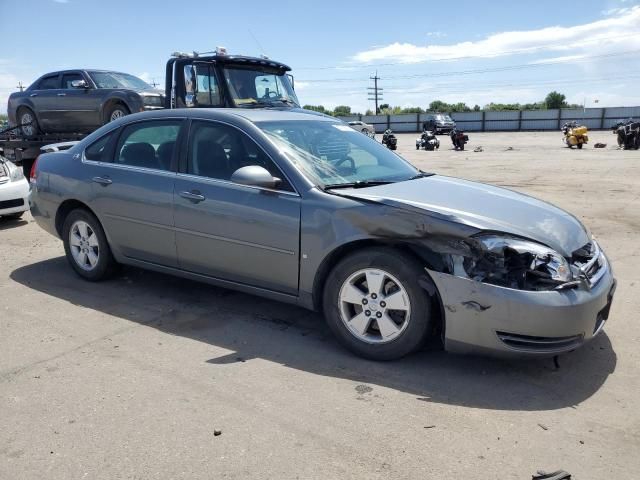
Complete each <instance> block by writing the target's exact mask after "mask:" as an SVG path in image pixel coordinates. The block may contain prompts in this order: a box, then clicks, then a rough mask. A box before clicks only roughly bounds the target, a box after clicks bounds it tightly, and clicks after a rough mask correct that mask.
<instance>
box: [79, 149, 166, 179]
mask: <svg viewBox="0 0 640 480" xmlns="http://www.w3.org/2000/svg"><path fill="white" fill-rule="evenodd" d="M82 163H85V164H87V165H96V166H100V167H110V168H114V169H116V170H129V171H132V172H139V173H152V174H156V175H162V176H163V177H176V175H177V173H176V172H174V171H173V170H160V169H157V168H146V167H135V166H133V165H123V164H121V163H113V162H99V161H96V160H87V159H86V158H85V156H84V152H82Z"/></svg>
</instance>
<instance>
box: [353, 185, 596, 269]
mask: <svg viewBox="0 0 640 480" xmlns="http://www.w3.org/2000/svg"><path fill="white" fill-rule="evenodd" d="M341 192H342V193H344V194H347V195H348V196H350V197H355V198H362V199H366V200H370V201H376V202H380V203H383V204H386V205H390V206H395V207H399V208H402V207H403V205H404V206H406V207H407V208H411V209H412V210H414V209H416V208H418V209H420V210H424V212H425V214H429V213H432V214H437V215H438V216H444V217H446V219H447V220H450V221H452V222H457V223H463V224H465V225H469V226H472V227H475V228H478V229H481V230H491V231H497V232H504V233H509V234H512V235H517V236H520V237H525V238H529V239H531V240H535V241H537V242H539V243H542V244H545V245H547V246H548V247H551V248H553V249H554V250H556V251H557V252H558V253H560V254H561V255H563V256H565V257H570V256H571V254H572V252H574V251H575V250H577V249H579V248H580V247H582V246H584V245H585V244H587V243H588V242H590V241H591V235H590V234H589V232H588V231H587V230H586V229H585V227H584V226H583V225H582V224H581V223H580V221H579V220H578V219H577V218H575V217H574V216H573V215H571V214H569V213H567V212H565V211H564V210H561V209H560V208H558V207H555V206H553V205H551V204H549V203H546V202H543V201H541V200H537V199H535V198H533V197H530V196H528V195H523V194H521V193H516V192H514V191H511V190H507V189H505V188H500V187H494V186H491V185H486V184H483V183H477V182H469V181H466V180H461V179H458V178H453V177H445V176H440V175H433V176H431V177H426V178H421V179H417V180H409V181H406V182H397V183H390V184H388V185H380V186H376V187H369V188H359V189H348V190H341Z"/></svg>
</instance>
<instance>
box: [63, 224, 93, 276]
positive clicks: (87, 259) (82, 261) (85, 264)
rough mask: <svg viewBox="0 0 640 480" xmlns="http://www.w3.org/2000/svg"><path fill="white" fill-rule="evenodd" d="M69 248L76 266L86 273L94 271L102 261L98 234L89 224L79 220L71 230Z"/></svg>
mask: <svg viewBox="0 0 640 480" xmlns="http://www.w3.org/2000/svg"><path fill="white" fill-rule="evenodd" d="M69 247H70V249H71V255H72V256H73V259H74V261H75V262H76V264H77V265H78V266H79V267H80V268H82V269H83V270H86V271H91V270H93V269H94V268H95V267H96V265H97V264H98V260H99V259H100V244H99V242H98V236H97V235H96V232H95V231H94V230H93V229H92V228H91V225H89V224H88V223H87V222H84V221H82V220H78V221H77V222H74V224H73V225H71V229H70V230H69Z"/></svg>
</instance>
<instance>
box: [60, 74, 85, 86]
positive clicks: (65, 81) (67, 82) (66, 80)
mask: <svg viewBox="0 0 640 480" xmlns="http://www.w3.org/2000/svg"><path fill="white" fill-rule="evenodd" d="M74 80H84V78H83V77H82V75H80V74H79V73H65V74H64V75H62V88H64V89H72V88H73V87H72V86H71V82H73V81H74Z"/></svg>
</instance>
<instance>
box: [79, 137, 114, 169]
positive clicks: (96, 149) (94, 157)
mask: <svg viewBox="0 0 640 480" xmlns="http://www.w3.org/2000/svg"><path fill="white" fill-rule="evenodd" d="M115 132H116V131H115V130H114V131H112V132H109V133H107V134H106V135H105V136H103V137H101V138H99V139H98V140H96V141H95V142H93V143H92V144H91V145H89V146H88V147H87V148H86V149H85V151H84V158H85V159H86V160H91V161H94V162H108V161H109V158H108V154H109V148H108V147H109V141H110V140H111V139H112V138H113V137H114V135H115Z"/></svg>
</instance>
